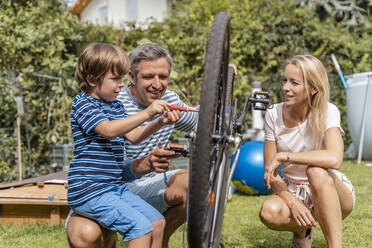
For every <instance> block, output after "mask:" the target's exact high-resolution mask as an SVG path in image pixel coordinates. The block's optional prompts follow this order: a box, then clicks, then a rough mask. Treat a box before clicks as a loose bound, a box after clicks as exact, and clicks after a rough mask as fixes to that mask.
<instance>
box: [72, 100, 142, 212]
mask: <svg viewBox="0 0 372 248" xmlns="http://www.w3.org/2000/svg"><path fill="white" fill-rule="evenodd" d="M125 117H127V115H126V113H125V110H124V107H123V104H122V103H121V102H120V101H117V100H115V101H113V102H105V101H102V100H98V99H96V98H93V97H92V96H90V95H88V94H86V93H80V94H79V95H77V96H76V97H75V99H74V101H73V102H72V109H71V129H72V136H73V138H74V158H73V160H72V161H71V164H70V168H69V171H68V193H67V199H68V203H69V205H70V206H79V205H81V204H83V203H84V202H86V201H87V200H89V199H91V198H93V197H95V196H97V195H100V194H102V193H104V192H106V191H109V190H111V189H113V188H114V187H116V186H118V185H121V184H124V182H123V180H122V179H123V178H122V175H124V176H127V177H126V178H125V180H126V181H130V180H133V179H135V177H134V175H133V174H132V172H131V169H130V166H131V160H126V161H125V163H123V157H124V137H117V138H113V139H107V138H105V137H103V136H101V135H99V134H97V133H95V132H94V131H93V129H94V128H95V127H96V126H97V125H98V124H99V123H101V122H103V121H106V120H115V119H122V118H125ZM123 172H124V173H123Z"/></svg>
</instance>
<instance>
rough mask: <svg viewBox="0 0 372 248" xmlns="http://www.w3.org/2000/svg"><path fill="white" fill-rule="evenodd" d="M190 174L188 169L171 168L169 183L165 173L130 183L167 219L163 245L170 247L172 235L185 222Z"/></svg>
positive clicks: (134, 191)
mask: <svg viewBox="0 0 372 248" xmlns="http://www.w3.org/2000/svg"><path fill="white" fill-rule="evenodd" d="M188 176H189V174H188V171H186V170H171V171H168V172H166V178H167V184H165V180H164V175H163V173H161V174H155V175H153V176H145V177H142V178H141V179H138V180H135V181H134V182H130V183H128V186H129V189H130V190H131V191H132V192H133V193H134V194H136V195H139V196H140V197H141V198H142V199H144V200H145V201H146V202H148V203H149V204H150V205H152V206H153V207H155V208H156V209H157V210H158V211H159V212H161V213H163V215H164V217H165V220H166V226H165V230H164V239H163V247H168V241H169V238H170V236H171V235H172V234H173V232H174V231H175V230H177V228H178V227H179V226H180V225H182V223H184V222H185V215H186V204H187V188H188Z"/></svg>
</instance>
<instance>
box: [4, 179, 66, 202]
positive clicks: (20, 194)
mask: <svg viewBox="0 0 372 248" xmlns="http://www.w3.org/2000/svg"><path fill="white" fill-rule="evenodd" d="M3 199H4V200H5V199H23V200H31V199H34V200H47V201H51V202H53V201H67V188H65V187H64V185H58V184H45V185H44V187H37V186H24V187H18V188H10V189H3V190H0V203H1V200H3ZM51 204H52V203H51Z"/></svg>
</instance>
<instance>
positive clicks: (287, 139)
mask: <svg viewBox="0 0 372 248" xmlns="http://www.w3.org/2000/svg"><path fill="white" fill-rule="evenodd" d="M283 105H284V103H279V104H275V105H274V106H273V108H272V109H268V110H267V111H266V115H265V140H270V141H275V142H276V146H277V149H278V152H308V151H313V150H315V147H314V145H313V144H312V142H311V136H310V135H311V134H310V133H309V132H308V130H309V129H308V128H307V120H306V121H304V122H303V123H301V124H300V125H298V126H296V127H292V128H288V127H286V126H285V124H284V121H283ZM331 127H338V128H340V130H341V133H342V135H343V134H344V131H343V130H342V128H341V126H340V111H339V110H338V108H337V107H336V106H335V105H334V104H332V103H328V112H327V122H326V128H325V130H327V129H328V128H331ZM306 168H307V165H301V164H288V165H286V164H284V167H283V169H282V175H283V176H284V177H285V178H286V179H287V180H289V181H291V182H294V183H301V184H308V179H307V176H306Z"/></svg>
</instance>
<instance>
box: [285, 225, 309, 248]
mask: <svg viewBox="0 0 372 248" xmlns="http://www.w3.org/2000/svg"><path fill="white" fill-rule="evenodd" d="M313 239H314V228H309V229H307V230H306V235H305V237H303V238H300V237H298V236H297V235H296V234H293V240H292V244H291V245H290V246H289V248H311V244H312V243H313Z"/></svg>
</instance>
